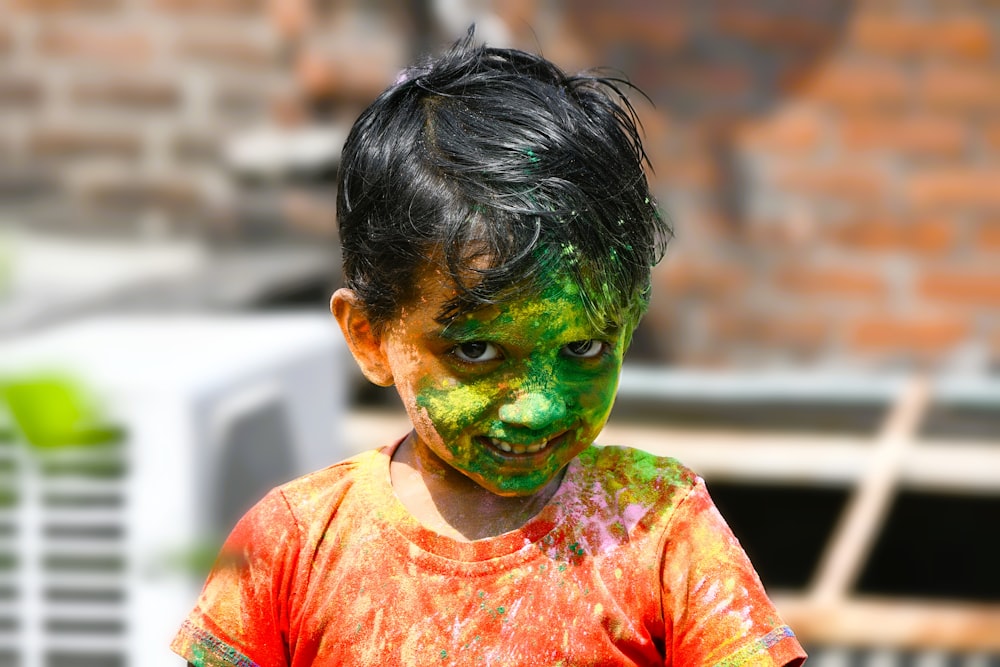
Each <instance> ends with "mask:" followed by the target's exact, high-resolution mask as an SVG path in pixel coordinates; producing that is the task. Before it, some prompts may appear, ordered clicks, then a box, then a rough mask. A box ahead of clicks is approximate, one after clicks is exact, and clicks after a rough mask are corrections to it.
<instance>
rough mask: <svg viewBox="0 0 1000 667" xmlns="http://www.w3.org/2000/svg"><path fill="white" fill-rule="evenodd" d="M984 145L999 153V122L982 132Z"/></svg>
mask: <svg viewBox="0 0 1000 667" xmlns="http://www.w3.org/2000/svg"><path fill="white" fill-rule="evenodd" d="M984 134H985V138H986V145H987V146H989V147H990V148H992V149H993V150H995V151H1000V122H996V123H992V124H990V125H988V126H987V127H986V129H985V131H984Z"/></svg>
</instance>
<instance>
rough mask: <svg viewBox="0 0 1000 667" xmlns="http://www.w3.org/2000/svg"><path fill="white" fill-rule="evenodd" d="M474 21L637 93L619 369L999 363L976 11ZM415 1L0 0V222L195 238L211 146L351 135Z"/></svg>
mask: <svg viewBox="0 0 1000 667" xmlns="http://www.w3.org/2000/svg"><path fill="white" fill-rule="evenodd" d="M478 5H482V6H487V7H491V8H492V12H493V17H492V19H491V20H492V21H494V23H492V24H490V25H493V26H494V28H495V26H496V25H503V26H505V31H506V32H504V31H500V32H499V33H498V32H496V30H495V29H494V34H505V35H506V38H507V39H509V41H510V42H511V43H514V44H517V45H520V46H525V47H527V48H535V45H536V44H541V46H542V48H543V50H544V52H545V53H546V54H547V55H548V56H549V57H551V58H553V59H554V60H556V61H557V62H560V63H561V64H563V65H565V66H566V67H568V68H571V69H572V68H576V67H583V66H589V65H593V64H606V65H610V66H614V67H619V68H621V69H622V70H623V71H625V72H626V73H627V74H629V75H630V77H631V78H632V79H633V80H634V81H635V82H636V83H637V84H639V85H640V86H641V87H642V88H643V89H644V90H645V92H646V93H648V94H649V95H650V97H651V98H652V99H653V100H654V101H655V103H656V107H655V108H652V107H650V106H648V105H644V103H642V102H638V107H639V111H640V115H641V116H642V118H643V121H644V124H645V129H646V134H647V148H648V150H649V153H650V155H651V157H652V159H653V163H654V167H655V175H654V178H653V185H654V189H655V190H656V192H657V194H658V196H659V197H660V199H661V200H662V202H663V204H664V206H665V208H666V209H667V211H668V212H669V214H670V215H671V217H672V218H673V219H674V221H675V225H676V228H677V239H676V241H675V243H674V244H673V247H672V248H671V250H670V252H669V254H668V257H667V259H666V261H665V262H664V263H663V264H662V265H661V266H660V267H659V268H658V269H657V272H656V276H655V278H656V283H657V284H656V292H655V297H654V303H653V308H652V310H651V312H650V315H649V317H648V320H647V322H646V323H645V324H644V326H643V328H642V331H641V332H640V334H639V335H638V337H637V342H636V357H637V358H640V357H646V358H650V359H656V360H659V361H665V362H669V363H676V364H682V365H687V366H727V365H740V366H761V365H773V364H824V365H832V366H848V367H850V366H870V365H873V366H877V367H892V366H897V365H913V364H918V365H931V366H935V367H937V366H963V367H971V368H974V369H980V370H981V369H985V368H988V367H990V366H991V365H992V366H993V367H1000V5H998V4H997V3H996V2H995V1H992V0H978V1H976V0H960V1H956V2H916V1H913V2H906V1H904V0H897V1H894V2H875V1H867V0H857V1H856V2H849V1H843V0H809V1H808V2H797V3H746V2H724V1H722V0H717V1H715V2H711V1H709V2H706V1H700V2H695V1H694V0H676V1H674V2H669V3H668V2H648V1H645V0H618V1H617V2H614V3H611V2H607V1H606V0H600V1H598V0H577V1H575V2H572V3H570V2H568V1H565V2H558V1H557V0H517V1H516V2H515V1H513V0H508V1H506V2H500V1H499V0H496V1H495V2H493V3H489V2H481V3H478ZM419 6H420V5H419V3H403V2H399V3H395V2H380V3H358V2H346V3H319V2H309V1H308V0H0V16H2V19H3V20H0V208H2V210H3V211H5V212H8V213H9V212H10V211H12V210H13V211H16V212H17V214H18V215H20V216H22V217H23V218H24V219H30V220H31V221H32V224H50V225H58V226H61V227H69V228H79V229H86V230H89V231H92V232H103V231H106V230H108V229H112V230H116V231H119V232H121V231H124V232H127V233H143V231H144V230H146V231H148V229H150V228H152V229H155V230H159V231H160V232H162V231H163V229H164V228H166V229H167V230H168V231H174V230H176V231H177V232H178V233H200V232H202V231H204V230H205V229H206V228H212V226H213V225H219V224H220V223H219V212H220V209H222V210H225V209H226V207H227V206H232V205H233V203H234V201H235V200H236V199H238V197H239V191H238V190H236V189H235V186H234V184H233V181H232V174H231V173H229V172H228V171H227V169H226V168H225V165H224V164H223V162H222V161H221V160H220V155H221V154H222V151H223V149H224V147H225V146H226V143H227V141H228V140H229V139H230V138H232V137H234V136H239V135H240V134H245V133H246V132H248V131H251V130H253V129H254V128H259V127H261V126H262V125H272V126H273V125H275V124H277V125H279V126H282V127H286V128H288V127H294V126H296V125H298V124H302V123H306V122H315V121H319V122H323V123H330V124H336V123H340V124H343V123H347V122H349V120H350V119H352V118H353V116H354V115H355V114H356V113H357V111H358V109H359V108H360V106H361V105H362V104H363V103H365V102H367V101H368V100H369V99H371V97H373V96H374V95H375V94H376V93H377V92H378V91H379V90H380V89H381V88H382V87H383V86H384V85H385V84H386V83H387V81H389V80H390V79H391V77H392V75H393V73H394V72H395V71H396V69H397V68H398V67H399V66H400V65H401V64H402V63H404V62H406V61H407V60H408V59H409V58H410V56H411V53H412V51H413V50H414V49H416V48H418V47H419V46H420V45H421V44H424V43H428V42H431V43H434V42H437V41H440V40H439V39H437V36H436V35H435V36H430V37H429V36H428V34H427V33H426V29H427V28H428V26H431V25H433V24H434V22H433V18H434V17H433V16H432V15H431V14H433V12H430V14H428V13H427V11H425V12H424V13H423V14H421V13H420V12H417V11H415V8H418V7H419ZM426 9H427V7H426V5H425V10H426ZM438 18H440V17H438ZM468 18H470V19H475V18H477V17H476V15H475V12H472V11H471V10H469V17H468ZM452 19H453V21H452V22H456V21H457V19H454V17H452ZM479 20H480V24H481V25H485V23H483V22H482V21H483V19H482V18H481V17H480V18H479ZM457 22H460V21H457ZM442 32H446V31H442ZM150 221H153V222H154V223H155V224H150ZM314 222H315V221H314ZM227 224H230V225H232V224H234V223H233V221H232V220H230V221H228V223H227ZM235 224H236V226H235V230H236V231H235V232H233V231H232V229H230V232H231V233H237V234H238V233H239V225H238V221H237V223H235ZM288 224H290V225H293V226H294V225H295V224H297V223H296V221H295V219H294V217H292V218H289V220H288ZM327 224H328V223H327ZM318 226H319V227H321V228H322V227H323V223H320V224H319V225H318ZM305 227H306V228H307V229H306V231H307V233H311V232H313V231H316V228H315V226H314V227H309V226H308V225H305ZM321 231H322V230H321Z"/></svg>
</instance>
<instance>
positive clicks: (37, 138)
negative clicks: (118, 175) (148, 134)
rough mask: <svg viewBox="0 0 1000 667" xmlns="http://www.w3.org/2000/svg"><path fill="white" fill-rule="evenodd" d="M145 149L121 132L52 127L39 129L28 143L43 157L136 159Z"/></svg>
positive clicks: (127, 133)
mask: <svg viewBox="0 0 1000 667" xmlns="http://www.w3.org/2000/svg"><path fill="white" fill-rule="evenodd" d="M141 148H142V146H141V141H140V139H139V137H138V136H136V135H135V134H133V133H130V132H121V131H97V130H82V129H69V128H48V129H42V130H38V131H37V132H35V134H34V135H33V136H32V137H31V138H30V140H29V141H28V150H30V151H31V153H33V154H34V155H35V156H38V157H42V158H73V157H84V156H94V155H109V156H114V157H119V158H136V157H138V156H139V153H140V151H141Z"/></svg>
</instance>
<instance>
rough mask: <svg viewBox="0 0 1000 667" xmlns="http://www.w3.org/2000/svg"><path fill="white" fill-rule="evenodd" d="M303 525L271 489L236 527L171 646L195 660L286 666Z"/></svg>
mask: <svg viewBox="0 0 1000 667" xmlns="http://www.w3.org/2000/svg"><path fill="white" fill-rule="evenodd" d="M298 545H299V533H298V524H297V522H296V521H295V518H294V516H293V515H292V513H291V510H290V509H289V507H288V504H287V502H286V501H285V499H284V496H283V495H282V494H281V493H280V492H271V493H270V494H268V495H267V496H265V498H264V499H263V500H261V501H260V502H259V503H258V504H257V505H256V506H254V507H253V508H252V509H251V510H250V511H249V512H247V514H246V515H244V517H243V518H242V519H240V521H239V522H238V523H237V524H236V527H235V528H233V531H232V533H230V535H229V537H228V538H227V539H226V542H225V544H224V545H223V547H222V550H221V551H220V554H219V557H218V558H217V560H216V562H215V565H214V566H213V568H212V571H211V573H210V574H209V575H208V578H207V580H206V582H205V586H204V588H203V590H202V592H201V595H200V596H199V598H198V602H197V604H196V605H195V607H194V609H193V610H192V611H191V613H190V614H189V615H188V617H187V619H185V621H184V623H183V624H182V625H181V628H180V630H179V631H178V632H177V635H176V636H175V637H174V640H173V642H172V644H171V647H170V648H171V649H172V650H173V651H174V652H175V653H177V654H178V655H179V656H180V657H182V658H184V659H185V660H186V661H187V663H188V664H189V665H192V666H193V667H215V666H220V667H221V666H223V665H225V666H233V665H236V666H238V667H250V666H252V665H264V664H266V665H282V664H284V663H285V661H286V658H287V656H286V651H285V644H286V642H285V638H286V637H287V634H288V633H287V625H288V618H289V614H288V609H287V603H288V598H289V591H290V587H291V586H292V585H293V581H294V573H295V566H296V563H297V554H298Z"/></svg>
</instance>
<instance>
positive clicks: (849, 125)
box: [841, 116, 967, 157]
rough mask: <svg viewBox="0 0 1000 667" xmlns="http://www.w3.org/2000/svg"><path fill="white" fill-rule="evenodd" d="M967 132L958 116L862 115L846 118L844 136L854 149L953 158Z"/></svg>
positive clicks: (962, 146)
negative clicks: (899, 116)
mask: <svg viewBox="0 0 1000 667" xmlns="http://www.w3.org/2000/svg"><path fill="white" fill-rule="evenodd" d="M966 132H967V131H966V126H965V125H964V124H963V123H962V122H960V121H959V120H958V119H955V118H942V117H931V116H924V117H919V118H892V117H885V116H875V117H873V116H868V117H864V116H862V117H854V118H848V119H847V120H845V121H844V123H843V126H842V130H841V137H842V139H843V143H844V145H845V146H846V147H847V148H849V149H852V150H861V151H869V150H874V151H886V152H893V153H900V154H905V155H928V156H936V157H950V156H955V155H957V154H959V153H961V151H962V150H963V149H964V148H965V145H966Z"/></svg>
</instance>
